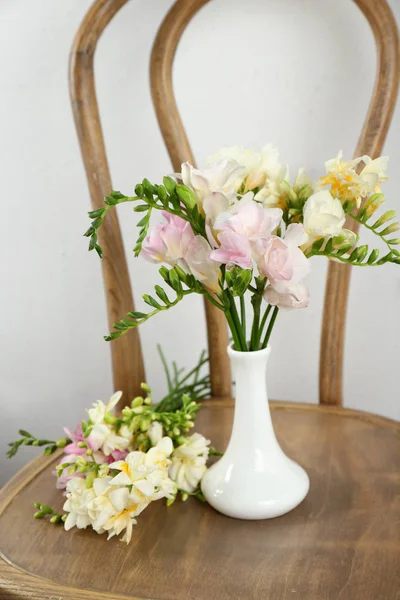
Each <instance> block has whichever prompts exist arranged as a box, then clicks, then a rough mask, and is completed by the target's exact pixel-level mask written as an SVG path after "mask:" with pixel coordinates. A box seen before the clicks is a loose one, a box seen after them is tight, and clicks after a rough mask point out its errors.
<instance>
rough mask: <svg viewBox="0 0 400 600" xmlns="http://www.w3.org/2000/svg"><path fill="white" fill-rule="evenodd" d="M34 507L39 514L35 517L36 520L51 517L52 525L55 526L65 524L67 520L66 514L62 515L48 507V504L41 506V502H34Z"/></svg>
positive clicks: (36, 513)
mask: <svg viewBox="0 0 400 600" xmlns="http://www.w3.org/2000/svg"><path fill="white" fill-rule="evenodd" d="M33 506H34V507H35V508H36V510H37V512H35V514H34V515H33V516H34V517H35V519H43V518H44V517H50V519H49V521H50V523H53V524H55V525H57V524H59V523H64V521H65V520H66V519H67V515H66V514H60V513H58V512H56V511H55V510H53V509H52V508H50V506H47V505H46V504H40V502H34V504H33Z"/></svg>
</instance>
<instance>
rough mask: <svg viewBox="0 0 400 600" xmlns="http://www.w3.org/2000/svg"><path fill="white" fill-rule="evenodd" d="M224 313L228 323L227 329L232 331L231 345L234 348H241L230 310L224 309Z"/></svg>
mask: <svg viewBox="0 0 400 600" xmlns="http://www.w3.org/2000/svg"><path fill="white" fill-rule="evenodd" d="M225 315H226V320H227V321H228V325H229V329H230V330H231V333H232V338H233V345H234V347H235V350H239V351H240V350H241V349H242V348H241V343H240V338H239V336H238V333H237V331H236V327H235V323H234V320H233V317H232V314H231V310H230V309H228V310H226V311H225Z"/></svg>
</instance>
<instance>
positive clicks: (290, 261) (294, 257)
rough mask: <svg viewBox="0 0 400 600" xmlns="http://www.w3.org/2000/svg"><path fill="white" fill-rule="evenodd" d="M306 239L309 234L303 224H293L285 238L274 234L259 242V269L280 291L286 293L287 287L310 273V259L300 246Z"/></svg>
mask: <svg viewBox="0 0 400 600" xmlns="http://www.w3.org/2000/svg"><path fill="white" fill-rule="evenodd" d="M305 240H307V236H306V234H305V232H304V227H303V225H300V224H292V225H289V227H288V229H287V232H286V235H285V238H284V239H281V238H279V237H277V236H272V237H271V238H270V239H269V240H267V241H265V240H261V241H260V242H258V244H257V253H258V268H259V271H260V273H261V274H263V275H265V277H267V278H268V280H269V282H270V283H271V285H272V286H273V287H274V288H275V289H276V290H277V291H279V293H284V292H285V289H288V288H289V286H290V285H292V284H295V283H299V282H300V281H302V280H303V279H304V278H305V277H306V276H307V275H308V273H309V270H310V265H309V262H308V259H307V258H306V257H305V255H304V253H303V252H302V251H301V250H300V248H299V245H301V244H303V243H304V241H305ZM278 286H279V289H278Z"/></svg>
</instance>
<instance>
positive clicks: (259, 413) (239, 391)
mask: <svg viewBox="0 0 400 600" xmlns="http://www.w3.org/2000/svg"><path fill="white" fill-rule="evenodd" d="M228 354H229V358H230V360H231V365H232V374H233V380H234V382H235V392H234V393H235V416H234V424H233V430H232V438H231V441H234V443H235V444H238V443H239V444H243V446H246V445H248V444H249V443H250V440H251V443H254V444H255V445H256V446H258V447H260V448H261V447H262V448H265V447H266V446H268V444H269V443H270V441H271V439H272V438H273V440H275V435H274V432H273V428H272V423H271V415H270V411H269V406H268V393H267V381H266V368H267V363H268V358H269V355H270V348H269V347H268V348H266V349H265V350H258V351H255V352H236V351H235V350H232V349H231V348H228ZM268 440H270V441H268Z"/></svg>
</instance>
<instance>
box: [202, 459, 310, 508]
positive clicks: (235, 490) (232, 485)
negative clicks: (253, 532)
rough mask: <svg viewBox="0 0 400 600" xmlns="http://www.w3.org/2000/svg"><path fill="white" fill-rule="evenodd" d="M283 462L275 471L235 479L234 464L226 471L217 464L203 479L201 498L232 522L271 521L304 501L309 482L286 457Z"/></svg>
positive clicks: (299, 467)
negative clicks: (235, 520)
mask: <svg viewBox="0 0 400 600" xmlns="http://www.w3.org/2000/svg"><path fill="white" fill-rule="evenodd" d="M282 454H283V453H282ZM284 459H285V460H284V461H283V463H284V464H282V465H280V468H279V469H277V470H276V471H273V472H266V473H265V472H264V473H248V474H247V476H243V471H242V474H241V476H239V477H237V476H235V475H236V473H235V471H236V469H235V466H234V465H228V468H227V469H226V465H225V466H224V465H223V464H221V461H218V463H216V464H215V465H213V466H212V467H211V468H210V469H209V470H208V471H207V473H206V474H205V475H204V477H203V480H202V483H201V489H202V492H203V494H204V497H205V498H206V500H207V502H208V503H209V504H210V505H211V506H212V507H213V508H214V509H215V510H217V511H218V512H220V513H222V514H223V515H226V516H228V517H233V518H235V519H245V520H261V519H274V518H275V517H280V516H282V515H285V514H286V513H288V512H290V511H291V510H293V509H294V508H296V506H298V505H299V504H300V503H301V502H302V501H303V500H304V498H305V497H306V495H307V493H308V490H309V487H310V480H309V478H308V475H307V473H306V472H305V470H304V469H303V468H302V467H301V466H300V465H298V464H297V463H296V462H294V461H292V460H290V459H289V458H287V457H286V456H284ZM222 462H225V461H222ZM224 467H225V468H224ZM237 475H239V473H238V472H237ZM250 479H251V481H250ZM251 490H252V492H251Z"/></svg>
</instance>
